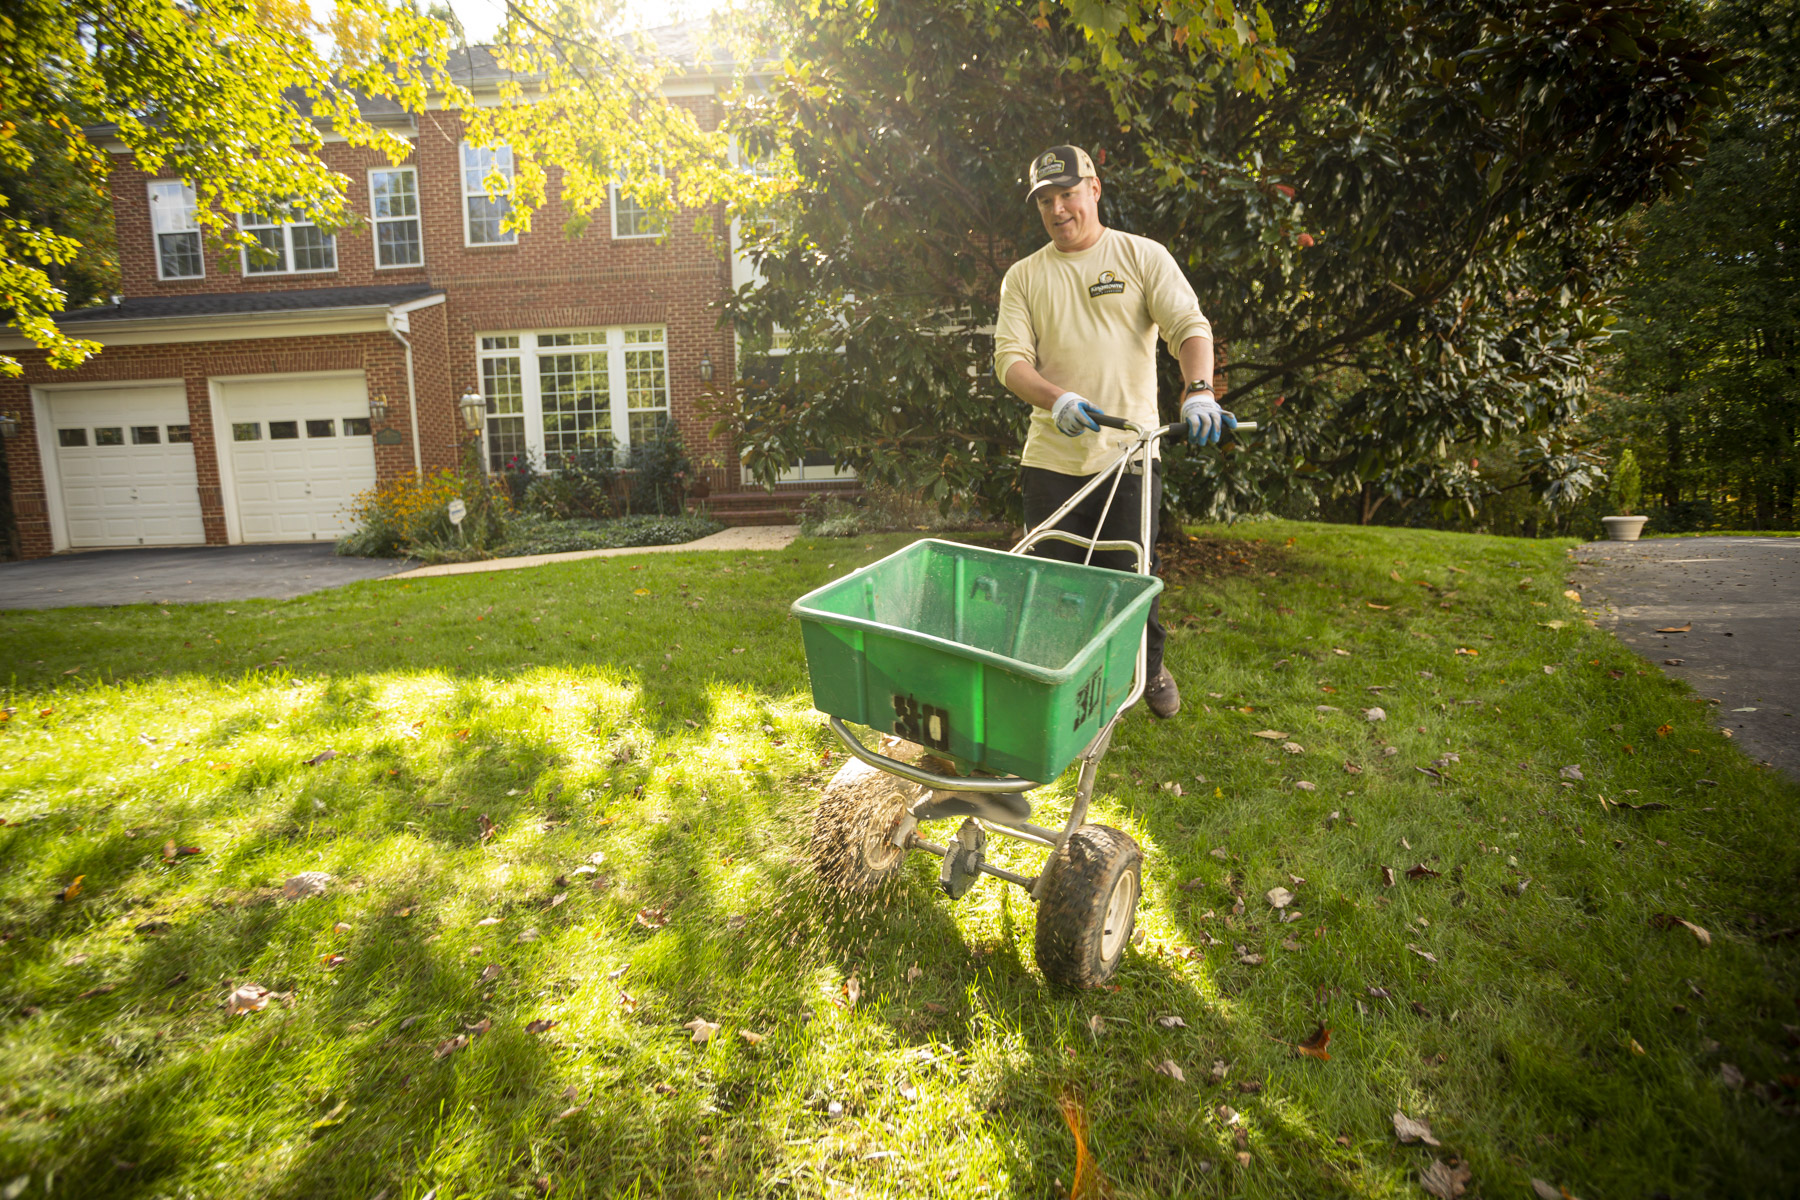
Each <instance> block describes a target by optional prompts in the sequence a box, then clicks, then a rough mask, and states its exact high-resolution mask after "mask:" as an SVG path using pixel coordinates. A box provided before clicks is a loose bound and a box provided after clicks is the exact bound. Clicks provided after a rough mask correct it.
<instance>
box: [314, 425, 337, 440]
mask: <svg viewBox="0 0 1800 1200" xmlns="http://www.w3.org/2000/svg"><path fill="white" fill-rule="evenodd" d="M336 433H337V423H336V422H334V421H308V422H307V423H306V436H307V437H309V438H315V437H331V436H333V435H335V434H336Z"/></svg>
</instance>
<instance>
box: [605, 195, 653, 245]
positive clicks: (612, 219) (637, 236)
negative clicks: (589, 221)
mask: <svg viewBox="0 0 1800 1200" xmlns="http://www.w3.org/2000/svg"><path fill="white" fill-rule="evenodd" d="M606 186H607V194H606V211H607V217H608V221H609V223H610V224H611V226H612V235H613V241H615V242H646V241H653V240H655V239H656V238H660V237H664V236H666V235H667V233H668V230H666V229H659V230H657V231H656V232H654V233H620V232H619V185H618V184H616V183H609V184H607V185H606ZM632 203H634V204H636V203H637V201H636V200H635V199H633V201H632ZM638 207H640V208H642V207H643V206H642V205H641V204H639V205H638Z"/></svg>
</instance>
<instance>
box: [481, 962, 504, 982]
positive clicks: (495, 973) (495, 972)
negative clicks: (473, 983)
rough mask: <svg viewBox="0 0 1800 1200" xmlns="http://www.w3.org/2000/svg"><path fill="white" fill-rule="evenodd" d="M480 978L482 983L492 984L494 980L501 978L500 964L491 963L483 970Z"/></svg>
mask: <svg viewBox="0 0 1800 1200" xmlns="http://www.w3.org/2000/svg"><path fill="white" fill-rule="evenodd" d="M479 978H480V980H481V982H482V983H492V982H493V981H494V980H496V979H498V978H500V964H499V963H489V964H488V965H487V966H485V967H483V968H481V975H480V976H479Z"/></svg>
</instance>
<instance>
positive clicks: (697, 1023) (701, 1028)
mask: <svg viewBox="0 0 1800 1200" xmlns="http://www.w3.org/2000/svg"><path fill="white" fill-rule="evenodd" d="M682 1028H683V1029H685V1030H687V1031H688V1032H690V1033H692V1034H693V1035H694V1044H695V1045H697V1046H704V1045H706V1043H707V1042H708V1041H710V1040H711V1039H712V1035H713V1034H715V1033H717V1032H719V1023H718V1022H717V1021H709V1020H707V1019H706V1018H705V1017H695V1018H694V1019H693V1020H691V1021H689V1022H688V1023H687V1024H685V1025H683V1026H682Z"/></svg>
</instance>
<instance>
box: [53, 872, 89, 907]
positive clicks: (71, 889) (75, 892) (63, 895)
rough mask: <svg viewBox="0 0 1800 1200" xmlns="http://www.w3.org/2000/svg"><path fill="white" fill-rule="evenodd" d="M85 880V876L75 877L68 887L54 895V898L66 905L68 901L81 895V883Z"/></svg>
mask: <svg viewBox="0 0 1800 1200" xmlns="http://www.w3.org/2000/svg"><path fill="white" fill-rule="evenodd" d="M86 878H87V876H86V875H77V876H76V877H75V878H74V879H73V880H71V881H70V883H69V886H68V887H66V888H64V889H63V890H62V891H60V892H58V893H56V898H57V899H58V900H60V901H62V903H64V904H67V903H68V902H69V901H71V900H73V899H74V898H75V897H77V896H79V895H81V881H82V880H84V879H86Z"/></svg>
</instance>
